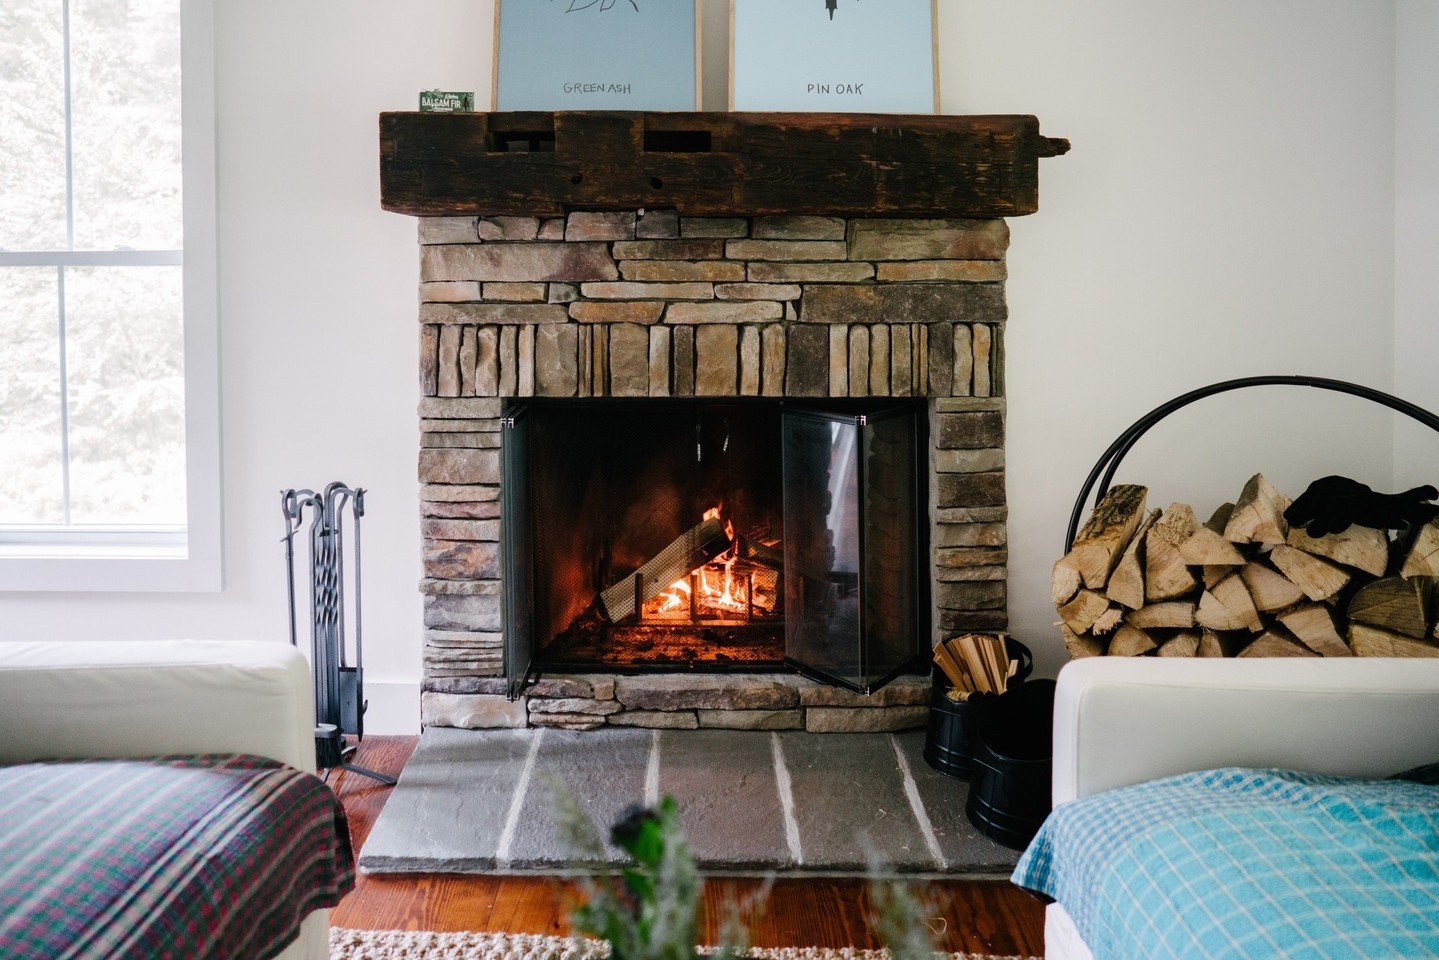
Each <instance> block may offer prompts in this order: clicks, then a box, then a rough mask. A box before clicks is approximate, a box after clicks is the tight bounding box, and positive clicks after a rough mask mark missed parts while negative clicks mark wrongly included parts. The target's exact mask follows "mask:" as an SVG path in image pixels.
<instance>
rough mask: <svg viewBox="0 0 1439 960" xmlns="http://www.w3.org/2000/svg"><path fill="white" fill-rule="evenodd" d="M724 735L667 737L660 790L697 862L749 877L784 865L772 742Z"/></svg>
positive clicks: (781, 812) (713, 732)
mask: <svg viewBox="0 0 1439 960" xmlns="http://www.w3.org/2000/svg"><path fill="white" fill-rule="evenodd" d="M735 733H736V731H732V730H695V731H692V732H690V733H688V734H686V735H685V736H667V737H665V738H664V739H663V741H661V744H660V751H659V759H660V763H659V768H660V770H659V772H660V777H659V783H660V790H661V792H663V793H667V794H669V795H670V796H672V797H674V798H675V802H676V803H678V804H679V807H680V823H681V824H682V825H683V827H684V831H685V836H686V837H687V838H688V839H689V842H690V847H691V849H693V850H694V853H695V856H696V857H698V858H699V860H700V862H702V863H705V864H707V865H709V866H710V867H711V868H712V869H724V868H734V869H745V870H751V869H756V868H760V869H763V868H765V867H770V866H773V865H774V864H776V863H784V862H787V861H789V860H790V859H791V856H790V849H789V845H788V842H787V841H786V839H785V827H784V808H783V804H782V803H781V802H780V794H779V786H778V783H777V780H776V776H775V766H774V750H773V739H772V738H771V737H769V736H765V735H764V734H758V735H748V734H744V733H741V734H740V735H739V736H736V735H735Z"/></svg>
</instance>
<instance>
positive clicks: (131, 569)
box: [0, 544, 221, 593]
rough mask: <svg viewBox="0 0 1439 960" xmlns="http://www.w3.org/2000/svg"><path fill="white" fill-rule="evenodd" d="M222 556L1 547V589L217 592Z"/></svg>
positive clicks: (168, 550)
mask: <svg viewBox="0 0 1439 960" xmlns="http://www.w3.org/2000/svg"><path fill="white" fill-rule="evenodd" d="M220 589H221V577H220V558H219V556H218V554H217V555H214V556H191V555H189V554H188V552H187V551H186V549H185V548H184V547H176V546H173V545H166V546H156V547H143V546H134V545H127V546H90V547H81V546H74V545H71V546H66V547H65V548H64V550H63V553H62V552H60V551H59V550H57V548H56V547H55V546H53V545H47V546H38V545H25V546H21V545H16V544H7V545H5V546H3V547H0V592H47V593H216V592H218V591H219V590H220Z"/></svg>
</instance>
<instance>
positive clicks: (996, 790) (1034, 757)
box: [965, 680, 1054, 850]
mask: <svg viewBox="0 0 1439 960" xmlns="http://www.w3.org/2000/svg"><path fill="white" fill-rule="evenodd" d="M972 699H975V701H976V702H975V703H974V704H973V706H972V717H971V719H972V723H971V726H973V727H974V757H973V761H972V766H973V770H972V772H971V774H970V788H969V802H968V803H966V804H965V813H966V814H967V815H968V817H969V822H970V823H972V824H974V826H975V829H977V830H978V831H979V832H980V833H982V834H984V835H985V836H986V837H989V839H991V840H993V841H995V842H996V843H1001V844H1003V845H1004V846H1006V847H1009V848H1010V849H1013V850H1023V849H1024V848H1025V847H1027V846H1028V845H1029V841H1031V840H1033V839H1034V835H1035V834H1036V833H1038V832H1039V827H1040V824H1042V823H1044V818H1045V817H1047V816H1049V809H1050V776H1051V771H1052V768H1053V765H1054V764H1053V746H1054V681H1053V680H1034V681H1032V682H1030V683H1024V684H1020V685H1019V686H1017V687H1014V688H1012V689H1010V690H1009V691H1008V692H1007V693H1004V694H1002V695H1000V696H998V697H982V698H972Z"/></svg>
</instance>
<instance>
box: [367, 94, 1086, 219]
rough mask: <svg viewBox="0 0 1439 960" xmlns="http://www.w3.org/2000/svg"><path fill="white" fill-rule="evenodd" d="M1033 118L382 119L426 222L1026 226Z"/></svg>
mask: <svg viewBox="0 0 1439 960" xmlns="http://www.w3.org/2000/svg"><path fill="white" fill-rule="evenodd" d="M1068 150H1069V141H1068V140H1062V139H1058V138H1054V137H1046V136H1042V135H1041V134H1040V132H1039V121H1038V120H1037V119H1036V118H1034V117H1031V116H976V117H951V116H896V115H888V114H884V115H882V114H816V113H620V112H574V113H382V114H380V197H381V200H380V202H381V206H383V207H384V209H386V210H392V211H394V212H396V213H406V214H410V215H411V216H417V217H435V216H475V215H490V214H493V215H504V214H508V215H527V216H558V215H561V214H564V213H568V212H570V211H573V210H598V209H622V208H639V207H657V208H675V209H677V210H678V211H679V212H680V213H681V214H682V215H685V216H701V217H714V216H760V215H765V214H828V215H831V216H892V217H1016V216H1023V215H1025V214H1029V213H1034V212H1035V211H1036V210H1037V209H1039V160H1040V158H1041V157H1055V156H1059V155H1061V154H1063V153H1065V152H1066V151H1068Z"/></svg>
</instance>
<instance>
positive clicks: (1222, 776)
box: [1013, 769, 1439, 960]
mask: <svg viewBox="0 0 1439 960" xmlns="http://www.w3.org/2000/svg"><path fill="white" fill-rule="evenodd" d="M1013 880H1014V882H1015V883H1017V884H1019V885H1020V886H1022V887H1026V888H1028V889H1030V890H1034V891H1037V892H1039V893H1041V894H1043V895H1045V896H1047V897H1050V898H1052V899H1054V900H1056V901H1058V902H1059V903H1060V904H1061V905H1062V906H1063V907H1064V909H1065V911H1066V912H1068V913H1069V915H1070V917H1071V918H1073V920H1074V923H1075V926H1076V927H1077V928H1078V930H1079V933H1080V935H1081V936H1082V937H1083V938H1084V942H1085V943H1086V944H1088V945H1089V948H1090V949H1091V950H1092V951H1093V952H1094V956H1095V960H1137V958H1144V960H1164V958H1175V960H1181V958H1182V960H1201V958H1203V960H1278V958H1303V960H1381V958H1400V957H1402V958H1411V957H1412V958H1420V957H1424V958H1433V957H1439V788H1435V787H1426V786H1421V785H1419V784H1414V783H1404V782H1397V781H1390V780H1379V781H1374V780H1351V779H1344V778H1338V777H1320V776H1313V775H1309V774H1302V773H1292V772H1288V771H1281V770H1239V769H1224V770H1210V771H1206V772H1203V773H1191V774H1184V775H1182V776H1178V777H1170V778H1168V779H1166V780H1157V781H1155V782H1153V783H1145V784H1140V785H1138V786H1134V787H1125V788H1123V789H1120V790H1111V791H1109V792H1107V793H1102V794H1097V795H1095V796H1092V797H1085V798H1083V799H1080V800H1076V801H1073V802H1071V803H1066V804H1062V805H1060V806H1059V807H1057V808H1055V810H1054V812H1053V813H1052V814H1051V815H1050V817H1049V819H1048V820H1047V821H1045V824H1044V827H1043V828H1042V829H1041V830H1040V832H1039V835H1038V836H1037V837H1035V839H1034V842H1033V843H1032V844H1030V847H1029V849H1028V850H1027V851H1025V853H1024V856H1023V857H1022V858H1021V859H1020V861H1019V865H1018V866H1017V867H1016V868H1015V871H1014V876H1013Z"/></svg>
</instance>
